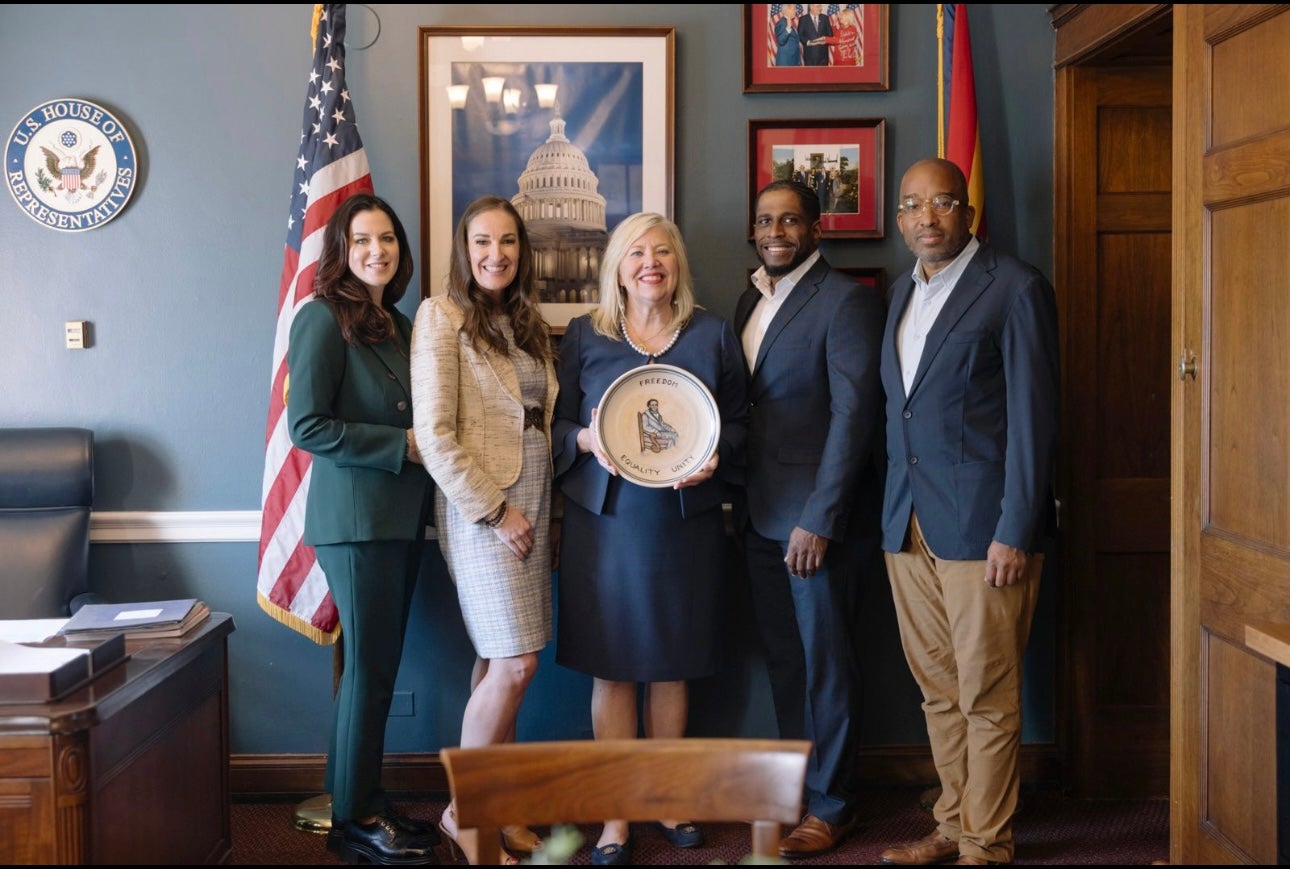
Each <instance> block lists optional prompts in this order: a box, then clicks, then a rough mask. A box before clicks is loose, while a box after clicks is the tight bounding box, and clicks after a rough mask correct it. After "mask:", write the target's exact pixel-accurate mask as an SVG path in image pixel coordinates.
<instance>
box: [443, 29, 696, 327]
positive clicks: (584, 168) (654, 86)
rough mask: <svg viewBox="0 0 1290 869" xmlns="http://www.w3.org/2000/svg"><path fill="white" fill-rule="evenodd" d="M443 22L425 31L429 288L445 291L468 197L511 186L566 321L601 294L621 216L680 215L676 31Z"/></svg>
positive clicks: (554, 320)
mask: <svg viewBox="0 0 1290 869" xmlns="http://www.w3.org/2000/svg"><path fill="white" fill-rule="evenodd" d="M443 30H444V31H446V32H445V33H444V34H443V35H435V34H431V35H428V36H427V37H426V39H425V43H424V49H425V55H424V58H425V59H426V63H425V68H424V70H423V71H424V73H425V76H426V92H425V100H424V103H423V107H422V121H423V127H422V149H423V152H422V158H423V164H422V165H423V186H422V205H423V221H422V233H423V246H422V253H423V257H424V263H423V270H422V280H423V294H424V295H435V294H438V293H441V292H443V291H444V287H445V279H446V276H447V268H448V261H449V258H450V254H451V245H452V235H453V230H454V229H455V227H456V225H457V223H458V222H459V221H460V219H461V215H462V213H463V212H464V211H465V209H466V207H467V206H468V205H469V204H470V203H471V202H473V201H474V200H475V199H477V198H479V197H480V196H485V195H492V196H501V197H504V198H506V199H509V200H510V201H511V202H512V204H514V205H515V208H516V210H517V211H518V212H519V214H520V216H521V217H522V218H523V220H524V225H525V228H526V230H527V232H528V236H529V240H530V242H531V244H532V247H533V251H534V267H535V271H536V277H537V284H538V289H539V292H540V295H541V300H542V313H543V316H544V317H545V318H546V319H547V321H548V322H549V323H550V324H551V325H552V327H553V328H554V329H555V330H556V332H557V333H559V332H562V331H563V327H564V326H565V324H567V323H568V321H569V320H570V319H571V318H572V317H574V316H577V315H579V314H581V313H584V312H586V311H587V310H588V308H589V307H590V306H591V305H593V304H595V303H596V302H597V301H598V296H599V282H600V268H601V262H602V260H603V256H604V250H605V246H606V244H607V243H608V239H609V234H610V233H611V232H612V231H613V229H614V227H615V226H617V225H618V223H619V222H620V221H622V220H623V219H624V218H626V217H628V216H629V215H632V214H636V213H638V212H641V211H654V212H658V213H660V214H664V215H667V216H669V217H670V216H671V214H672V164H673V158H672V151H673V113H674V109H675V106H674V102H673V99H674V97H673V76H672V52H673V45H672V33H671V30H670V28H635V29H630V28H629V29H626V30H622V31H620V32H621V34H622V35H621V36H619V35H613V34H611V35H610V36H608V37H604V36H601V37H598V38H592V37H589V36H586V35H584V34H585V31H584V30H583V29H581V28H579V29H575V30H573V31H570V32H569V33H567V34H565V33H560V32H553V29H547V30H544V32H543V35H541V36H528V35H526V34H517V33H514V32H511V33H506V34H498V33H496V29H490V30H488V31H487V32H486V33H481V34H480V35H479V36H473V35H462V30H463V29H462V28H443ZM646 31H648V32H646ZM618 32H619V31H616V33H618ZM534 58H540V59H538V60H535V59H534Z"/></svg>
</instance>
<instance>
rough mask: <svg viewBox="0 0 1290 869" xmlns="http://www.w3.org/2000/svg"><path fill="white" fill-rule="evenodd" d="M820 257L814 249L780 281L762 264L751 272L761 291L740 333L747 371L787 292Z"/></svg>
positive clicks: (754, 361) (758, 289) (755, 359)
mask: <svg viewBox="0 0 1290 869" xmlns="http://www.w3.org/2000/svg"><path fill="white" fill-rule="evenodd" d="M819 258H820V252H819V250H818V249H817V250H815V251H814V252H813V253H812V254H811V255H810V256H808V257H807V258H806V260H805V261H804V262H803V263H802V264H801V265H800V266H798V267H797V268H795V269H793V270H792V271H791V272H789V273H788V274H786V275H784V276H783V277H782V278H780V279H779V280H775V279H774V278H772V277H771V276H770V275H768V274H766V267H765V266H762V267H761V268H759V269H757V271H755V272H753V276H752V282H753V286H754V287H756V288H757V292H759V293H761V298H760V299H758V300H757V304H756V305H755V306H753V309H752V313H751V314H749V315H748V322H747V323H745V324H744V333H743V335H742V336H740V340H741V341H742V343H743V345H744V359H745V360H747V362H748V371H749V373H751V372H752V370H753V367H754V366H755V365H756V364H757V354H758V353H759V352H760V351H761V341H762V339H763V338H765V337H766V329H767V328H768V327H769V326H770V321H771V320H773V319H775V314H776V313H777V312H778V311H779V309H780V308H782V307H783V306H784V300H785V299H787V298H788V294H789V293H791V292H793V287H795V286H797V282H798V281H800V280H801V279H802V275H804V274H806V272H807V270H808V269H810V267H811V266H813V265H815V261H816V260H818V259H819Z"/></svg>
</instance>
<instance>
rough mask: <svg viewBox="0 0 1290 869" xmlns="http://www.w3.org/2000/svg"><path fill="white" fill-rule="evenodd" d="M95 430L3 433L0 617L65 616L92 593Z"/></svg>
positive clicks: (92, 599) (93, 599) (15, 430)
mask: <svg viewBox="0 0 1290 869" xmlns="http://www.w3.org/2000/svg"><path fill="white" fill-rule="evenodd" d="M93 501H94V433H93V432H92V431H90V430H89V429H84V428H0V618H6V619H54V618H66V617H67V616H69V615H71V614H72V613H73V612H75V611H76V610H77V609H79V608H80V607H81V606H82V605H83V604H85V603H94V602H101V601H100V600H99V598H98V596H97V595H95V594H93V593H91V592H90V591H89V577H88V568H89V551H90V507H91V505H92V504H93Z"/></svg>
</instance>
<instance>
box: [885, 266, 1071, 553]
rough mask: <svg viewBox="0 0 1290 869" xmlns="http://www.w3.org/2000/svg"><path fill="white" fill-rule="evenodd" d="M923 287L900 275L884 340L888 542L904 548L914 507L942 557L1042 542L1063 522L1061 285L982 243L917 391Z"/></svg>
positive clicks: (926, 352) (927, 350)
mask: <svg viewBox="0 0 1290 869" xmlns="http://www.w3.org/2000/svg"><path fill="white" fill-rule="evenodd" d="M913 289H914V281H913V276H912V274H906V275H904V276H903V277H901V278H900V280H898V281H897V282H896V283H895V284H894V285H893V287H892V295H891V306H890V310H889V313H888V317H887V328H886V331H885V332H884V334H883V342H882V383H883V387H884V389H885V390H886V393H887V483H886V495H885V497H884V499H883V519H882V526H883V541H882V545H883V549H885V550H887V551H888V552H899V551H900V549H901V547H902V545H903V544H904V542H905V536H906V532H907V530H908V527H909V517H910V512H911V511H913V512H915V513H917V515H918V525H919V528H920V529H921V530H922V532H923V536H924V537H925V538H926V540H927V543H928V545H929V546H930V547H931V550H932V552H933V553H935V555H936V556H937V557H939V558H947V559H952V560H981V559H984V558H985V557H986V551H987V550H988V549H989V547H990V542H991V541H993V540H997V541H999V542H1000V543H1004V544H1007V545H1008V546H1012V547H1014V548H1017V549H1022V550H1026V551H1034V550H1035V549H1037V548H1039V546H1040V543H1041V541H1042V538H1043V535H1044V534H1045V533H1046V532H1051V530H1052V528H1053V524H1054V522H1055V511H1054V502H1053V497H1052V480H1053V463H1054V455H1055V451H1056V445H1057V425H1058V407H1059V401H1060V375H1059V361H1058V357H1059V349H1058V337H1057V301H1056V297H1055V295H1054V293H1053V288H1052V285H1051V284H1049V282H1048V280H1047V279H1046V278H1044V276H1043V275H1042V274H1040V273H1039V272H1038V271H1037V270H1036V269H1035V268H1033V267H1032V266H1030V265H1028V264H1027V263H1024V262H1022V261H1021V260H1019V259H1016V258H1015V257H1011V256H1008V255H1006V254H1003V253H999V252H998V251H995V250H994V249H992V248H991V247H989V246H988V245H986V244H984V243H982V245H981V247H980V249H979V250H978V251H977V252H976V255H975V256H973V257H972V261H971V262H970V263H968V266H967V268H966V270H965V271H964V272H963V275H962V276H961V277H960V278H959V281H958V284H957V285H956V286H955V287H954V289H953V291H952V292H951V293H950V296H949V299H947V300H946V302H945V307H944V308H943V309H942V310H941V312H940V315H939V316H938V317H937V319H936V322H935V323H934V324H933V326H932V329H931V331H930V332H929V333H928V335H927V343H926V345H925V347H924V349H923V355H922V358H921V359H920V361H919V363H918V370H917V372H916V373H915V375H914V381H913V384H912V386H911V387H910V392H909V395H908V396H906V394H905V387H904V383H903V381H902V379H901V376H900V361H899V358H898V355H897V344H896V327H897V325H898V324H899V323H900V318H901V317H902V316H903V315H904V313H905V308H906V307H907V306H908V304H909V300H910V297H911V296H912V294H913Z"/></svg>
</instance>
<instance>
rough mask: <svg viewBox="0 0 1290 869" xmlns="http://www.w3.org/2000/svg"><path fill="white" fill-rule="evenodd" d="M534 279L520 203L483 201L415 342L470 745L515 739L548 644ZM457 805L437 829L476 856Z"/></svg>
mask: <svg viewBox="0 0 1290 869" xmlns="http://www.w3.org/2000/svg"><path fill="white" fill-rule="evenodd" d="M534 277H535V276H534V272H533V251H532V248H531V247H530V245H529V240H528V235H527V234H526V232H525V230H524V223H523V221H522V220H521V219H520V216H519V214H518V213H517V212H516V210H515V208H514V206H512V205H511V203H510V202H508V201H507V200H505V199H501V198H498V197H495V196H485V197H481V198H480V199H477V200H475V201H474V202H472V203H471V204H470V205H469V206H467V208H466V211H465V213H464V214H463V215H462V217H461V221H460V223H459V224H458V225H457V230H456V232H455V234H454V237H453V249H452V256H451V260H450V263H449V275H448V292H447V294H446V295H442V296H434V297H431V298H428V299H426V300H425V301H423V302H422V303H421V306H420V308H419V309H418V310H417V316H416V322H415V324H414V327H413V332H412V359H411V362H412V413H413V430H414V432H415V435H416V442H417V446H418V447H419V449H420V451H421V455H422V457H423V462H424V463H425V466H426V469H427V470H428V471H429V472H430V475H431V476H432V477H434V481H435V483H436V484H437V485H438V489H439V493H438V496H437V497H436V499H435V507H434V515H435V527H436V528H437V529H438V533H439V548H440V549H441V550H442V552H443V556H444V560H445V561H446V562H447V565H448V572H449V574H450V575H451V576H452V579H453V582H454V583H455V584H456V586H457V599H458V601H459V602H460V603H461V613H462V617H463V619H464V621H465V624H466V631H467V633H468V634H469V635H470V639H471V642H472V643H473V644H474V647H475V653H476V655H477V660H476V663H475V669H474V672H473V673H472V675H471V694H470V700H469V701H468V702H467V703H466V710H465V713H464V715H463V717H462V723H461V745H462V747H463V748H471V747H475V746H480V745H490V744H493V743H499V742H508V741H511V740H513V739H514V738H515V720H516V716H517V715H518V713H519V708H520V702H521V701H522V700H523V699H524V691H525V689H526V688H527V687H528V685H529V683H530V682H531V681H532V679H533V674H534V672H535V671H536V669H537V664H538V657H537V656H538V652H539V651H540V650H541V649H542V648H543V647H544V646H545V645H546V644H547V643H548V642H549V641H550V639H551V569H552V555H551V529H550V521H551V439H550V431H551V417H552V414H553V412H554V408H555V395H556V379H555V369H554V367H553V362H552V360H553V356H554V353H553V349H552V342H551V334H550V330H549V328H548V327H547V325H546V322H545V321H544V320H543V319H542V314H541V310H540V308H539V306H538V293H537V286H536V283H535V280H534ZM453 808H454V807H453V806H452V805H451V804H449V806H448V808H447V809H446V810H445V811H444V816H443V819H442V821H441V822H440V828H441V829H442V830H443V832H444V834H445V835H446V836H447V837H448V838H449V839H450V840H451V841H452V842H454V843H456V845H457V846H458V848H461V846H462V845H463V844H464V845H465V848H464V850H466V851H467V852H468V853H469V852H470V851H473V850H474V849H473V845H472V843H463V842H459V841H458V835H457V823H456V815H455V814H454V811H453ZM504 840H505V841H504V844H505V845H506V848H507V850H508V851H510V852H512V853H513V854H516V855H528V854H531V853H532V851H533V850H534V849H535V848H536V847H539V846H540V844H541V842H540V840H539V839H538V837H537V836H536V835H535V834H534V833H533V832H532V831H530V830H527V829H524V828H522V827H513V828H508V829H507V830H505V831H504ZM472 862H473V861H472Z"/></svg>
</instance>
